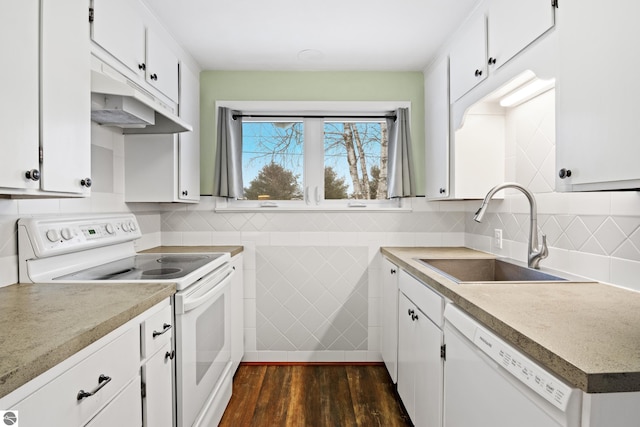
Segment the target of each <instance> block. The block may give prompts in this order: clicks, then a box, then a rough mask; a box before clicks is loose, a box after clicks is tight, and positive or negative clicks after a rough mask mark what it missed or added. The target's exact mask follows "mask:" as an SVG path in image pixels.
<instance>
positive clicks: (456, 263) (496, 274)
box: [419, 258, 567, 283]
mask: <svg viewBox="0 0 640 427" xmlns="http://www.w3.org/2000/svg"><path fill="white" fill-rule="evenodd" d="M419 261H420V262H422V263H423V264H424V265H425V266H427V267H429V268H431V269H433V270H436V271H438V272H439V273H441V274H443V275H445V276H447V277H448V278H450V279H451V280H453V281H454V282H457V283H464V282H555V281H565V280H567V279H564V278H562V277H558V276H554V275H552V274H549V273H545V272H542V271H540V270H536V269H533V268H528V267H524V266H521V265H517V264H513V263H511V262H507V261H503V260H500V259H488V258H484V259H482V258H481V259H478V258H473V259H471V258H466V259H419Z"/></svg>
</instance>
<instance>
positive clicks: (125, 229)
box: [122, 222, 131, 233]
mask: <svg viewBox="0 0 640 427" xmlns="http://www.w3.org/2000/svg"><path fill="white" fill-rule="evenodd" d="M122 229H123V230H124V231H125V232H127V233H128V232H129V231H131V229H130V228H129V224H127V223H126V222H123V223H122Z"/></svg>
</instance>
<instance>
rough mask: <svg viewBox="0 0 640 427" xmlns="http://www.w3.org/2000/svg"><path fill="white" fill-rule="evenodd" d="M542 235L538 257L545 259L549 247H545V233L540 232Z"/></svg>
mask: <svg viewBox="0 0 640 427" xmlns="http://www.w3.org/2000/svg"><path fill="white" fill-rule="evenodd" d="M541 236H542V244H541V245H540V259H545V258H546V257H547V256H549V248H547V235H546V234H544V233H541Z"/></svg>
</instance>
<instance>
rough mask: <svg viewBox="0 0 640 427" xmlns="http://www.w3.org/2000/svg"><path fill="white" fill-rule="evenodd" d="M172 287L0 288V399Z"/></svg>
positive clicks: (155, 301) (160, 298)
mask: <svg viewBox="0 0 640 427" xmlns="http://www.w3.org/2000/svg"><path fill="white" fill-rule="evenodd" d="M175 289H176V287H175V284H166V283H137V284H135V285H131V284H128V283H104V284H100V285H98V286H96V285H88V284H59V283H52V284H31V283H29V284H17V285H11V286H6V287H3V288H0V325H2V326H1V327H0V397H3V396H5V395H7V394H9V393H10V392H11V391H13V390H14V389H16V388H18V387H20V386H21V385H23V384H25V383H27V382H28V381H29V380H31V379H33V378H35V377H37V376H38V375H40V374H41V373H43V372H45V371H47V370H48V369H50V368H52V367H54V366H55V365H57V364H58V363H60V362H62V361H63V360H65V359H67V358H68V357H70V356H72V355H73V354H75V353H77V352H78V351H80V350H82V349H83V348H85V347H86V346H88V345H89V344H91V343H93V342H95V341H97V340H99V339H100V338H102V337H103V336H105V335H107V334H108V333H109V332H111V331H113V330H115V329H116V328H118V327H119V326H122V325H124V324H125V323H127V322H128V321H129V320H131V319H133V318H134V317H136V316H138V315H139V314H142V313H143V312H145V311H146V310H148V309H150V308H151V307H153V306H154V305H156V304H158V303H159V302H161V301H163V300H164V299H166V298H169V297H170V296H171V295H173V294H174V293H175Z"/></svg>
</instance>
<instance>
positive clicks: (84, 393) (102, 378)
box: [77, 374, 111, 400]
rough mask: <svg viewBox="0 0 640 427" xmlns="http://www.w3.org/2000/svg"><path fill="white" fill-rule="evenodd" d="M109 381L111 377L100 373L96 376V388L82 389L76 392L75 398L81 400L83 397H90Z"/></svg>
mask: <svg viewBox="0 0 640 427" xmlns="http://www.w3.org/2000/svg"><path fill="white" fill-rule="evenodd" d="M109 382H111V377H108V376H106V375H104V374H100V376H99V377H98V386H97V387H96V388H94V389H93V390H92V391H84V390H80V391H79V392H78V396H77V399H78V400H82V399H84V398H85V397H91V396H93V395H94V394H96V393H97V392H99V391H100V390H101V389H102V387H104V386H106V385H107V384H109Z"/></svg>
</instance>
